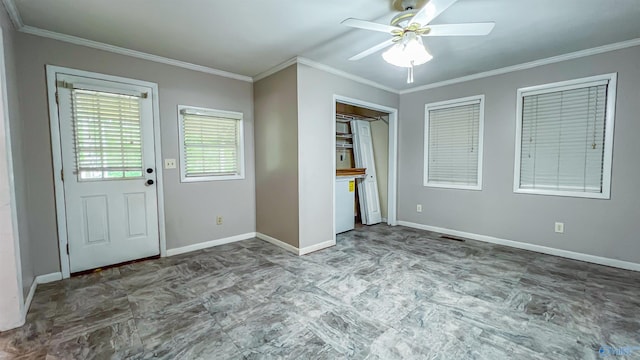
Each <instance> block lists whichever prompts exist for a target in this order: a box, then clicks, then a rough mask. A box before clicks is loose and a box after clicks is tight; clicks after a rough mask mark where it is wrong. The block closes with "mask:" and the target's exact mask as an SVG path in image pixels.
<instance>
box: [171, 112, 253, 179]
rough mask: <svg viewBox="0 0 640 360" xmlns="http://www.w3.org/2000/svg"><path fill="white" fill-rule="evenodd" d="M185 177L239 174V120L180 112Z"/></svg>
mask: <svg viewBox="0 0 640 360" xmlns="http://www.w3.org/2000/svg"><path fill="white" fill-rule="evenodd" d="M181 125H182V134H183V144H182V146H183V151H184V164H183V166H184V175H185V176H186V177H207V176H226V175H240V159H239V154H240V149H239V147H240V136H239V134H240V119H239V118H232V117H224V116H219V115H203V114H191V113H188V112H183V113H182V124H181Z"/></svg>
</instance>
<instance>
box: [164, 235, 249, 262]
mask: <svg viewBox="0 0 640 360" xmlns="http://www.w3.org/2000/svg"><path fill="white" fill-rule="evenodd" d="M254 237H256V233H255V232H250V233H246V234H241V235H235V236H229V237H226V238H222V239H216V240H210V241H205V242H201V243H197V244H193V245H187V246H182V247H179V248H173V249H168V250H167V256H174V255H180V254H184V253H189V252H192V251H197V250H202V249H207V248H210V247H214V246H219V245H224V244H229V243H234V242H238V241H242V240H247V239H252V238H254Z"/></svg>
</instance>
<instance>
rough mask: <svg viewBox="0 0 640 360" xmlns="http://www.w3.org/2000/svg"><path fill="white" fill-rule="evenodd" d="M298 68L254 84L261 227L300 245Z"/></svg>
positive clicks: (257, 206) (258, 225) (258, 221)
mask: <svg viewBox="0 0 640 360" xmlns="http://www.w3.org/2000/svg"><path fill="white" fill-rule="evenodd" d="M297 81H298V76H297V66H296V65H295V64H294V65H291V66H289V67H288V68H286V69H284V70H282V71H279V72H277V73H275V74H273V75H271V76H269V77H267V78H265V79H262V80H260V81H258V82H256V83H254V85H253V95H254V106H255V148H256V231H258V232H260V233H263V234H265V235H268V236H271V237H274V238H276V239H278V240H281V241H284V242H286V243H287V244H290V245H293V246H295V247H298V245H299V243H298V235H299V233H298V100H297V90H298V86H297Z"/></svg>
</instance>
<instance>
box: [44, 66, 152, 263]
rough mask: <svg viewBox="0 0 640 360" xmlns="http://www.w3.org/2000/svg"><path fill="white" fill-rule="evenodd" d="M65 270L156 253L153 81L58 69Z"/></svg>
mask: <svg viewBox="0 0 640 360" xmlns="http://www.w3.org/2000/svg"><path fill="white" fill-rule="evenodd" d="M56 85H57V94H56V95H57V101H58V115H59V119H60V140H61V147H62V148H61V150H62V167H63V174H62V177H63V183H64V198H65V209H66V216H67V219H66V222H67V238H68V244H69V245H68V248H67V251H68V253H69V262H70V271H71V272H72V273H73V272H78V271H83V270H88V269H93V268H97V267H101V266H105V265H112V264H117V263H121V262H125V261H130V260H134V259H140V258H144V257H149V256H154V255H158V254H159V253H160V243H159V235H158V212H157V207H158V203H157V194H156V186H155V181H156V176H155V166H154V164H155V155H154V138H153V136H154V135H153V134H154V132H153V108H152V99H151V95H152V92H151V89H149V88H146V87H142V86H135V85H127V84H122V83H116V82H110V81H105V80H99V79H93V78H86V77H79V76H70V75H63V74H58V75H57V77H56Z"/></svg>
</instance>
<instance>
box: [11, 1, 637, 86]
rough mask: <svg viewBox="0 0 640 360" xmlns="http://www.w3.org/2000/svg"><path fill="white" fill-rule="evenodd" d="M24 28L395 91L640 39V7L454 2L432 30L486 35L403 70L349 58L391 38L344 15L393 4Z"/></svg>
mask: <svg viewBox="0 0 640 360" xmlns="http://www.w3.org/2000/svg"><path fill="white" fill-rule="evenodd" d="M15 2H16V5H17V8H18V10H19V12H20V15H21V16H22V19H23V22H24V24H25V25H27V26H33V27H37V28H41V29H45V30H50V31H54V32H59V33H62V34H68V35H74V36H78V37H82V38H86V39H89V40H94V41H99V42H103V43H107V44H111V45H116V46H120V47H124V48H129V49H133V50H138V51H142V52H146V53H150V54H154V55H159V56H163V57H168V58H172V59H176V60H181V61H186V62H190V63H194V64H198V65H203V66H207V67H212V68H216V69H220V70H224V71H229V72H233V73H237V74H241V75H246V76H255V75H257V74H259V73H261V72H263V71H266V70H268V69H270V68H272V67H274V66H276V65H278V64H279V63H282V62H284V61H286V60H288V59H290V58H292V57H294V56H304V57H306V58H309V59H311V60H315V61H317V62H320V63H323V64H326V65H329V66H332V67H334V68H337V69H339V70H343V71H346V72H348V73H351V74H354V75H358V76H361V77H364V78H366V79H369V80H372V81H375V82H377V83H380V84H383V85H386V86H389V87H392V88H396V89H406V88H408V87H414V86H420V85H425V84H430V83H434V82H438V81H443V80H448V79H453V78H457V77H461V76H465V75H470V74H475V73H479V72H483V71H488V70H493V69H498V68H502V67H506V66H510V65H516V64H521V63H525V62H529V61H533V60H538V59H542V58H547V57H551V56H555V55H560V54H565V53H569V52H574V51H578V50H583V49H587V48H592V47H596V46H601V45H606V44H610V43H615V42H620V41H624V40H630V39H635V38H640V21H639V20H638V19H640V0H527V1H525V0H459V1H458V2H457V3H456V4H454V5H453V6H451V7H450V8H449V9H448V10H446V11H445V12H444V13H443V14H441V15H440V16H439V17H437V18H436V19H435V20H434V21H433V22H432V24H443V23H464V22H480V21H494V22H495V23H496V27H495V29H494V30H493V32H492V33H491V34H490V35H489V36H485V37H441V38H435V37H432V38H428V39H426V41H425V43H426V45H427V46H428V48H429V50H430V52H431V53H432V54H433V55H434V59H433V60H432V61H430V62H428V63H427V64H425V65H422V66H419V67H417V68H416V73H415V83H414V84H412V85H407V84H406V83H405V78H406V73H405V71H406V70H405V69H402V68H396V67H394V66H392V65H389V64H387V63H385V62H384V61H383V60H382V58H381V56H380V54H375V55H372V56H370V57H368V58H365V59H363V60H360V61H357V62H352V61H348V60H347V59H348V58H349V57H351V56H352V55H354V54H356V53H358V52H360V51H362V50H364V49H366V48H368V47H369V46H372V45H374V44H376V43H378V42H382V41H384V40H386V39H387V38H388V36H387V35H386V34H384V33H375V32H370V31H366V30H353V29H350V28H347V27H345V26H342V25H341V24H340V22H341V21H342V20H344V19H345V18H348V17H357V18H361V19H365V20H374V21H378V22H383V23H388V21H389V20H390V19H391V17H393V15H394V14H395V12H394V11H393V10H392V8H391V6H390V2H391V0H349V1H344V0H316V1H310V0H260V1H244V2H242V1H229V0H227V1H222V0H181V1H175V0H136V1H130V0H128V1H127V0H109V1H104V0H83V1H79V0H56V1H42V0H15Z"/></svg>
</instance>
